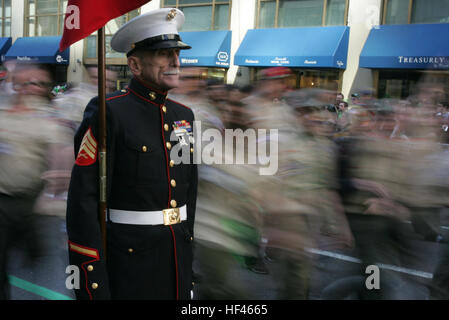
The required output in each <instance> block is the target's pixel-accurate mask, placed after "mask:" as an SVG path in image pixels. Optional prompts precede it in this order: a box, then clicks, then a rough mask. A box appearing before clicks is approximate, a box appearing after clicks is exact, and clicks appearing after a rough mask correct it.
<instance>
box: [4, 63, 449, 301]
mask: <svg viewBox="0 0 449 320" xmlns="http://www.w3.org/2000/svg"><path fill="white" fill-rule="evenodd" d="M291 75H292V74H291V71H290V70H289V69H288V68H283V67H276V68H268V69H264V70H262V71H261V72H259V74H258V75H257V76H258V77H257V81H256V82H255V83H254V84H252V85H245V86H237V85H227V84H224V83H223V81H222V80H218V79H215V78H209V79H205V78H204V77H203V76H202V74H201V72H199V71H198V70H196V69H194V68H186V69H183V70H182V72H181V86H180V87H179V88H177V89H175V90H173V91H170V93H169V98H172V99H174V100H176V101H179V102H181V103H183V104H185V105H187V106H189V107H191V108H192V109H193V111H194V114H195V120H196V121H201V127H202V130H203V131H204V130H207V129H209V128H213V129H216V130H219V131H220V132H222V133H223V135H224V132H225V130H226V129H233V130H237V129H241V130H242V131H245V130H248V129H277V135H276V136H275V137H274V136H271V135H268V136H265V137H263V138H262V139H258V140H257V148H250V146H247V148H245V152H246V155H245V159H249V158H250V156H252V155H251V154H250V153H251V152H256V151H257V150H259V149H260V148H267V150H272V149H271V148H268V146H270V145H271V144H273V143H275V144H276V146H277V149H276V150H277V153H276V154H268V156H269V157H270V158H273V159H274V157H277V160H276V161H278V170H277V171H276V173H275V174H273V175H260V170H259V169H260V168H261V167H264V166H265V165H266V161H265V162H264V161H262V159H260V157H256V158H258V159H259V160H260V161H257V163H248V162H245V163H236V161H233V158H234V154H235V152H236V148H237V146H236V145H234V149H229V148H228V149H226V148H224V147H223V152H221V153H220V155H219V156H220V157H222V158H223V160H224V161H222V163H229V164H210V165H208V164H204V163H202V164H199V186H198V200H197V213H196V223H195V239H196V240H195V253H194V254H195V261H196V264H195V267H196V269H195V273H196V281H197V282H198V284H199V285H198V286H197V288H198V289H196V290H197V291H198V292H196V294H197V296H196V297H197V298H199V299H254V298H255V296H256V295H255V292H254V291H255V290H256V288H252V287H251V286H248V284H247V283H246V282H245V278H244V276H243V278H242V277H241V275H244V272H255V273H258V274H262V275H266V276H267V277H268V276H270V277H273V279H275V283H276V285H277V289H276V294H277V296H276V298H277V299H310V298H311V296H310V288H311V287H312V285H313V283H312V275H313V272H314V266H315V260H316V259H317V257H316V255H315V256H314V255H312V253H311V252H310V248H324V249H326V250H336V251H339V250H348V251H345V252H356V253H357V256H358V258H360V260H361V262H362V263H361V264H360V267H361V268H360V272H359V273H357V274H354V276H355V277H356V278H355V279H361V278H360V277H362V278H363V281H362V282H360V283H361V284H360V286H355V290H356V291H357V292H358V298H360V299H397V298H401V294H400V292H397V290H396V286H395V284H396V283H398V281H400V280H401V279H400V277H401V275H400V274H399V273H397V272H394V271H391V270H388V269H381V274H380V282H381V288H382V289H381V290H368V289H366V288H365V287H364V284H365V282H364V279H365V276H366V274H365V268H366V266H368V265H371V264H376V263H382V264H388V265H394V266H398V267H401V266H402V267H407V265H406V264H405V263H404V261H405V260H406V259H404V258H405V257H407V256H416V255H417V253H416V252H414V251H413V250H411V249H410V248H411V245H410V243H411V241H412V240H413V239H421V240H423V241H429V242H432V243H435V244H437V243H438V245H440V246H442V247H443V246H445V243H446V242H447V239H446V237H445V236H444V234H443V232H441V226H442V225H443V224H444V222H445V217H446V216H445V212H446V208H447V207H448V205H449V197H447V194H448V193H447V191H448V188H449V176H448V175H449V157H448V155H449V154H448V148H447V146H448V145H447V143H449V140H448V138H449V132H448V126H449V110H448V107H449V105H448V104H447V100H446V98H447V96H446V94H447V92H445V90H444V88H443V87H442V86H440V85H438V84H436V83H428V82H426V81H423V82H421V83H419V84H418V85H417V87H416V88H415V90H414V91H413V95H412V96H410V97H408V98H407V99H403V100H395V99H376V98H375V94H374V91H373V90H372V89H363V90H358V91H355V93H353V94H352V95H351V96H350V97H349V98H348V99H345V97H344V96H343V94H342V93H341V92H337V91H334V90H327V89H320V88H304V89H292V88H291V87H289V82H288V81H287V80H288V79H289V77H291ZM107 78H108V81H109V83H111V86H110V87H111V88H110V89H109V91H112V87H113V85H112V84H113V83H114V81H115V80H116V78H117V74H115V73H114V72H113V71H108V73H107ZM2 80H3V82H2V84H0V91H1V93H0V95H1V97H0V246H1V247H0V299H5V298H7V295H8V281H7V276H6V266H7V256H8V254H7V253H8V250H9V248H11V246H12V245H17V244H20V245H21V246H25V247H26V248H27V252H28V253H29V255H30V257H31V258H33V259H34V260H35V259H41V258H42V257H45V256H48V255H55V256H56V255H60V253H61V251H65V250H66V248H65V246H66V236H65V206H66V198H67V189H68V184H69V179H70V172H71V168H72V166H73V162H74V150H73V136H74V134H75V132H76V130H77V128H78V126H79V124H80V122H81V120H82V117H83V112H84V108H85V107H86V105H87V103H88V101H89V100H90V99H91V98H92V97H94V96H96V95H97V87H96V86H97V82H96V81H97V70H96V68H90V69H89V81H88V82H87V83H82V84H79V85H78V86H75V87H70V88H64V90H60V89H61V88H59V89H58V90H56V91H55V90H54V79H53V78H52V74H51V72H50V71H49V70H48V69H46V68H45V67H43V66H39V65H31V64H26V65H17V66H16V67H15V68H14V70H13V71H11V72H9V73H8V75H7V76H6V75H5V77H4V78H2ZM62 91H64V92H62ZM124 107H126V106H124ZM200 139H201V137H200ZM197 152H201V150H199V151H198V150H197ZM257 155H259V153H258V154H257ZM226 159H227V160H229V159H231V160H230V161H225V160H226ZM231 163H232V164H231ZM410 225H411V226H412V227H413V228H412V231H411V232H410V231H408V230H409V229H407V228H405V227H407V226H410ZM44 226H45V227H44ZM48 226H53V227H51V228H49V227H48ZM42 230H46V231H45V234H42ZM47 230H54V231H53V232H48V231H47ZM39 233H40V234H39ZM42 248H45V250H46V251H45V252H42ZM355 249H357V251H353V250H355ZM447 262H449V256H448V254H447V253H445V251H444V250H441V253H440V254H439V256H438V260H437V261H436V262H435V266H434V267H432V270H433V279H432V281H431V284H430V285H429V286H428V290H429V298H430V299H447V298H449V271H447V268H446V263H447ZM66 264H67V262H66V261H61V265H64V269H65V265H66ZM272 266H276V268H273V267H272ZM56 267H57V266H55V268H56ZM235 270H244V272H243V271H242V272H241V273H239V272H235ZM37 276H38V275H37ZM344 294H345V293H344V292H341V290H340V289H339V288H336V289H335V290H334V289H333V290H329V291H327V292H324V293H323V295H322V298H331V299H339V298H344Z"/></svg>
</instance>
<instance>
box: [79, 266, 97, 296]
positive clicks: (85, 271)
mask: <svg viewBox="0 0 449 320" xmlns="http://www.w3.org/2000/svg"><path fill="white" fill-rule="evenodd" d="M98 260H100V259H94V260H90V261H86V262H84V263H82V264H81V269H83V271H84V278H85V279H86V291H87V293H88V294H89V299H90V300H93V298H92V293H90V290H89V281H88V279H87V278H88V277H87V270H86V269H84V265H86V264H88V263H92V262H96V261H98Z"/></svg>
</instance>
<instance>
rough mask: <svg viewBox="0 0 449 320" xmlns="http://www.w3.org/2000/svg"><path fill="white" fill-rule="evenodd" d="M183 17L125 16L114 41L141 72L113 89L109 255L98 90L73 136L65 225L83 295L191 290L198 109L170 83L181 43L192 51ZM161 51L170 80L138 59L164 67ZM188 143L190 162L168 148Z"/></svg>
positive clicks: (167, 12) (173, 13)
mask: <svg viewBox="0 0 449 320" xmlns="http://www.w3.org/2000/svg"><path fill="white" fill-rule="evenodd" d="M183 21H184V16H183V14H182V12H181V11H179V10H177V9H159V10H155V11H152V12H149V13H147V14H145V15H141V16H139V17H137V18H135V19H133V20H131V21H130V22H128V23H127V24H126V25H124V26H123V27H122V28H121V29H119V31H118V32H117V33H116V34H115V35H114V37H113V39H112V42H111V45H112V48H113V49H114V50H116V51H119V52H126V53H127V55H128V64H133V63H134V64H133V65H130V70H131V72H133V74H134V77H133V79H131V81H130V83H129V85H128V87H127V89H124V90H122V91H119V92H116V93H114V94H111V95H108V96H107V97H106V108H107V112H106V114H107V174H108V178H107V183H108V187H107V195H108V198H107V201H108V210H107V232H106V234H107V255H106V257H105V254H104V251H103V248H102V240H101V233H100V222H99V218H98V214H97V212H98V205H99V191H98V179H99V178H98V172H99V164H98V156H97V154H98V152H97V139H98V98H94V99H92V100H91V101H90V103H89V104H88V106H87V107H86V111H85V114H84V119H83V122H82V124H81V126H80V128H79V130H78V132H77V134H76V136H75V152H76V163H75V165H74V168H73V171H72V178H71V183H70V188H69V195H68V203H67V230H68V236H69V257H70V264H72V265H77V266H78V267H79V268H80V276H81V282H80V288H79V289H76V290H75V293H76V296H77V298H78V299H91V300H92V299H139V300H140V299H190V297H191V296H190V292H191V290H192V287H193V283H192V242H193V225H194V219H195V203H196V196H197V167H196V165H194V164H193V148H194V146H193V139H190V136H189V135H190V133H191V128H193V120H194V116H193V113H192V111H191V110H190V109H189V108H188V107H187V106H184V105H182V104H181V103H178V102H176V101H173V100H171V99H168V98H167V93H168V90H169V89H170V88H171V87H172V85H171V84H170V83H176V72H173V70H175V71H176V70H178V71H179V56H178V55H179V50H180V49H190V47H189V46H188V45H187V44H185V43H183V42H182V41H181V39H180V37H179V34H178V32H177V30H178V29H179V27H180V26H181V25H182V23H183ZM161 50H162V51H161ZM160 52H165V53H166V54H170V55H171V56H170V57H171V59H172V61H171V62H170V65H169V66H168V68H169V69H170V70H171V71H170V72H171V74H168V76H167V78H170V79H169V80H167V81H168V82H164V81H160V82H159V81H158V80H154V79H155V78H151V76H148V73H146V72H140V71H139V67H136V65H135V63H136V61H140V60H138V59H139V58H136V56H137V57H144V58H145V59H146V60H145V63H149V67H152V66H156V67H154V70H158V65H157V63H159V62H158V61H157V60H154V61H155V62H153V60H152V58H151V57H153V55H154V54H156V55H157V54H160ZM173 55H174V56H173ZM133 57H134V58H133ZM136 59H137V60H136ZM136 68H137V69H136ZM136 70H137V71H136ZM160 70H163V66H162V65H161V66H160ZM161 77H162V78H163V77H165V73H164V75H162V76H161ZM162 78H161V79H162ZM170 81H172V82H170ZM167 83H169V84H168V85H167ZM180 133H181V134H180ZM182 133H184V135H182ZM181 144H182V145H183V148H182V151H181V150H180V151H179V153H182V152H185V153H188V158H189V159H190V163H185V161H184V162H183V163H178V162H179V161H175V159H174V157H172V156H171V153H172V151H173V150H178V149H180V148H179V147H180V146H181Z"/></svg>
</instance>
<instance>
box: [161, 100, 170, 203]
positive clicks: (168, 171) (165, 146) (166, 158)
mask: <svg viewBox="0 0 449 320" xmlns="http://www.w3.org/2000/svg"><path fill="white" fill-rule="evenodd" d="M160 113H161V131H162V140H163V142H164V151H165V166H166V168H167V179H168V180H167V182H168V204H167V208H170V201H171V186H170V168H169V166H168V152H167V144H166V141H165V134H164V112H163V111H162V108H161V109H160Z"/></svg>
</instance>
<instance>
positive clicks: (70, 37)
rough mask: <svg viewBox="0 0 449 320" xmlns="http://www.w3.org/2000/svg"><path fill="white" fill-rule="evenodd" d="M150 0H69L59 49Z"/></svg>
mask: <svg viewBox="0 0 449 320" xmlns="http://www.w3.org/2000/svg"><path fill="white" fill-rule="evenodd" d="M150 1H151V0H69V3H68V5H67V11H66V14H65V19H64V34H63V35H62V39H61V42H60V43H59V50H60V51H64V50H65V49H67V48H68V47H70V46H71V45H72V44H73V43H75V42H77V41H79V40H81V39H84V38H86V37H87V36H89V35H90V34H91V33H92V32H95V31H97V30H98V29H100V28H102V27H103V26H104V25H105V24H106V23H107V22H108V21H109V20H112V19H114V18H117V17H120V16H122V15H124V14H125V13H127V12H130V11H132V10H134V9H137V8H139V7H141V6H142V5H144V4H145V3H147V2H150Z"/></svg>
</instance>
